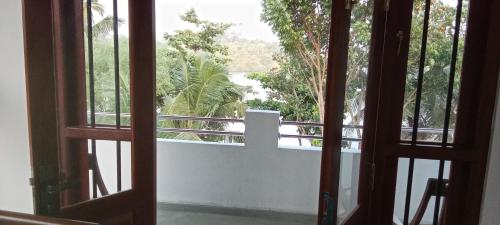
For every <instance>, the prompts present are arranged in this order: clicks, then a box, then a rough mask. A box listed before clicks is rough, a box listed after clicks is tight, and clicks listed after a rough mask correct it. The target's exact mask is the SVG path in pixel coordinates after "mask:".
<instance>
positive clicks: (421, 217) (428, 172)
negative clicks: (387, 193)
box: [393, 158, 450, 225]
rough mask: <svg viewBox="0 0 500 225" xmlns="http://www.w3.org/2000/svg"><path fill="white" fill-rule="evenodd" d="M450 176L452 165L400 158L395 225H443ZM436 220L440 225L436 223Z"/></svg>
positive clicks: (437, 161) (436, 161) (445, 162)
mask: <svg viewBox="0 0 500 225" xmlns="http://www.w3.org/2000/svg"><path fill="white" fill-rule="evenodd" d="M441 163H442V166H443V167H442V168H441V169H442V170H440V166H441V165H440V164H441ZM449 174H450V161H439V160H425V159H408V158H400V159H399V163H398V175H397V183H396V198H395V206H394V217H393V222H394V224H396V225H403V224H416V225H420V224H422V225H424V224H441V223H440V222H439V221H440V220H441V218H442V217H441V212H442V211H443V207H444V205H445V203H446V192H447V189H448V178H449ZM440 177H441V178H442V179H439V178H440ZM438 193H439V194H438ZM436 196H439V198H436ZM438 199H439V202H438ZM436 204H438V205H439V207H438V208H437V209H436V207H435V206H436ZM435 220H436V221H437V222H439V223H434V221H435Z"/></svg>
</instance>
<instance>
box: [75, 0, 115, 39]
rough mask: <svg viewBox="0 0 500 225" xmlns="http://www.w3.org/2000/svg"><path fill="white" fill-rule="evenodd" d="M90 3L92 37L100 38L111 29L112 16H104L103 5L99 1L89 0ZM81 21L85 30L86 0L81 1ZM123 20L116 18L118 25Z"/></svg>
mask: <svg viewBox="0 0 500 225" xmlns="http://www.w3.org/2000/svg"><path fill="white" fill-rule="evenodd" d="M91 5H92V36H93V37H94V38H102V37H104V36H106V35H108V34H109V33H110V32H111V31H112V30H113V16H106V11H105V9H104V6H103V5H102V4H101V3H99V0H91ZM83 21H84V30H85V32H86V31H87V1H86V0H84V1H83ZM124 22H125V20H123V19H122V18H118V25H122V24H123V23H124Z"/></svg>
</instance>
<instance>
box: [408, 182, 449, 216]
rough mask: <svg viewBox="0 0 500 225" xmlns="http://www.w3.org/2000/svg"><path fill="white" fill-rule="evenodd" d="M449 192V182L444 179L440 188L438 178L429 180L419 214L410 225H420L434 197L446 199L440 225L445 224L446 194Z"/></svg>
mask: <svg viewBox="0 0 500 225" xmlns="http://www.w3.org/2000/svg"><path fill="white" fill-rule="evenodd" d="M447 192H448V180H446V179H443V181H442V182H441V188H439V182H438V179H436V178H429V180H427V186H426V188H425V192H424V194H423V196H422V200H420V204H419V206H418V209H417V212H416V213H415V216H414V217H413V219H412V220H411V222H410V225H419V224H420V222H421V221H422V218H423V217H424V214H425V211H426V210H427V207H428V206H429V201H430V199H431V197H432V196H434V197H436V198H441V197H444V200H443V208H442V209H441V213H440V214H441V215H440V216H439V223H438V224H439V225H443V224H444V216H443V215H444V212H445V211H446V193H447Z"/></svg>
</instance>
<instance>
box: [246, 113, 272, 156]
mask: <svg viewBox="0 0 500 225" xmlns="http://www.w3.org/2000/svg"><path fill="white" fill-rule="evenodd" d="M279 127H280V113H279V112H278V111H267V110H253V109H249V110H247V112H246V115H245V145H246V146H247V147H248V148H250V149H255V150H258V151H266V150H269V149H276V148H277V147H278V136H279Z"/></svg>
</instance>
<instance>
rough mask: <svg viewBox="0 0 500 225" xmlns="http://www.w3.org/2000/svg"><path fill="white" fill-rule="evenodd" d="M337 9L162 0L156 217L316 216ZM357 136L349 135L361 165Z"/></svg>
mask: <svg viewBox="0 0 500 225" xmlns="http://www.w3.org/2000/svg"><path fill="white" fill-rule="evenodd" d="M330 14H331V1H330V0H321V1H299V0H292V1H283V0H238V1H227V0H212V1H205V0H157V1H156V31H157V35H156V37H157V58H156V63H157V67H156V69H157V81H156V84H157V99H158V101H157V107H158V112H159V114H160V115H159V116H158V126H159V127H158V129H159V132H158V138H159V139H158V142H157V144H158V187H157V189H158V205H159V212H158V215H159V218H158V221H159V224H188V223H190V224H199V225H204V224H216V223H220V221H230V222H228V223H231V224H243V223H244V222H243V221H247V222H248V223H252V224H310V225H312V224H315V223H316V215H317V211H318V196H319V180H320V178H319V177H320V166H321V162H320V161H321V147H322V138H323V133H322V132H323V128H322V127H323V115H324V107H325V93H326V90H325V88H326V87H325V86H326V74H327V61H328V59H327V56H328V47H329V46H328V43H329V33H330V32H329V29H330V18H331V17H330ZM360 26H361V25H360ZM363 31H364V30H363ZM364 35H367V36H368V38H369V36H370V34H369V33H368V34H362V35H360V37H359V38H360V41H359V42H361V39H362V38H367V37H366V36H364ZM361 36H363V37H361ZM361 48H362V47H361ZM367 49H368V48H367V47H366V49H365V51H367ZM353 54H354V53H353ZM356 54H357V53H356ZM363 57H366V60H367V58H368V57H367V54H364V55H360V56H358V58H357V59H356V60H365V59H362V58H363ZM362 63H365V62H364V61H363V62H362ZM352 64H355V63H354V62H353V63H352ZM365 64H367V61H366V63H365ZM359 69H360V70H362V69H365V70H364V71H360V72H356V75H353V76H356V77H360V78H353V81H352V83H355V84H353V85H351V86H350V87H351V89H350V90H349V92H350V93H351V94H350V96H352V98H360V99H362V100H360V101H363V100H364V97H359V96H358V95H357V94H356V93H354V92H356V88H358V89H363V88H364V84H360V83H362V82H363V81H361V80H363V79H365V77H366V70H367V65H362V66H360V67H359ZM353 73H354V72H353ZM363 90H364V89H363ZM361 95H363V96H364V93H363V94H361ZM353 104H356V105H357V104H361V105H362V106H360V110H362V108H363V107H364V103H358V102H356V103H353ZM354 111H355V112H353V113H354V114H356V113H358V112H357V111H356V110H354ZM354 116H355V117H356V122H351V121H349V123H348V124H350V125H355V124H356V125H362V117H360V116H359V115H354ZM358 119H360V120H361V121H358ZM360 135H361V133H360V131H359V127H354V126H353V128H351V129H346V131H345V136H346V137H350V138H352V140H346V142H345V149H344V150H345V151H346V152H349V151H350V152H349V153H346V157H345V158H346V160H345V161H346V164H347V161H349V160H350V163H351V164H353V165H352V167H354V168H356V167H357V168H359V162H357V161H356V156H359V144H358V143H359V140H358V139H359V138H360ZM353 158H354V159H353ZM351 170H352V169H351ZM351 170H349V172H346V176H345V179H344V180H347V179H350V178H349V177H350V176H351V175H350V174H351V173H352V174H353V175H352V176H353V177H356V176H357V175H356V174H357V173H358V171H357V170H355V171H354V172H351ZM346 171H347V169H346ZM353 180H356V181H353V182H357V178H355V179H353ZM353 182H348V183H343V184H344V186H345V187H346V189H348V190H346V194H347V195H349V196H351V194H350V193H347V192H354V193H357V191H356V190H355V189H356V188H357V184H352V183H353ZM353 195H355V194H353ZM353 198H355V197H349V199H343V200H345V201H351V200H352V199H353ZM349 207H351V206H349ZM180 211H182V212H180ZM263 212H265V214H267V216H264V214H262V213H263ZM183 213H185V214H183ZM200 214H202V215H203V216H200ZM181 215H185V216H182V218H181ZM236 215H238V216H237V217H235V216H236ZM194 217H199V218H201V219H199V220H195V219H193V218H194ZM176 218H177V219H176ZM237 218H239V220H238V219H237Z"/></svg>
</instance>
